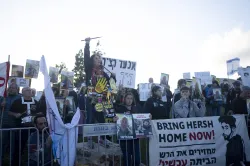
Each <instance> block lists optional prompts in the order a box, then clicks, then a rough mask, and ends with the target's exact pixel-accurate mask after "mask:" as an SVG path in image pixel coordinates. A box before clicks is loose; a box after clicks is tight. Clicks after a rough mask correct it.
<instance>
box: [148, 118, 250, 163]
mask: <svg viewBox="0 0 250 166" xmlns="http://www.w3.org/2000/svg"><path fill="white" fill-rule="evenodd" d="M152 125H153V127H152V128H153V133H154V134H153V136H151V138H150V142H149V151H150V152H153V153H150V156H149V157H150V158H149V160H150V165H152V166H155V165H186V166H190V165H199V166H200V165H211V166H224V165H225V166H230V165H242V164H243V163H244V162H245V161H250V146H249V145H250V144H249V143H250V142H249V137H248V132H246V131H247V127H246V120H245V116H244V115H236V116H221V117H219V116H213V117H201V118H198V117H196V118H181V119H164V120H153V121H152Z"/></svg>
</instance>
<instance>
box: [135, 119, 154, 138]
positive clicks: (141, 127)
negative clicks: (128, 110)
mask: <svg viewBox="0 0 250 166" xmlns="http://www.w3.org/2000/svg"><path fill="white" fill-rule="evenodd" d="M133 122H134V130H135V136H136V138H142V137H148V136H150V135H153V132H152V124H151V120H150V114H133Z"/></svg>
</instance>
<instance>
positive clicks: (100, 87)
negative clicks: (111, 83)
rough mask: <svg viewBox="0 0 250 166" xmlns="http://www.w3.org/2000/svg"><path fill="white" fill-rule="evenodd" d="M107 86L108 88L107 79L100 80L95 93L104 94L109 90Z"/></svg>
mask: <svg viewBox="0 0 250 166" xmlns="http://www.w3.org/2000/svg"><path fill="white" fill-rule="evenodd" d="M106 86H107V80H106V78H100V79H99V80H98V81H97V84H96V86H95V91H96V92H97V93H102V92H104V91H105V90H106V89H107V87H106Z"/></svg>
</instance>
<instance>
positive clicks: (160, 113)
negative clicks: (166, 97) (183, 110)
mask: <svg viewBox="0 0 250 166" xmlns="http://www.w3.org/2000/svg"><path fill="white" fill-rule="evenodd" d="M143 112H144V113H150V114H151V115H152V119H153V120H154V119H168V118H169V116H168V113H167V108H166V105H165V104H164V103H163V101H162V100H160V99H157V98H155V97H150V98H149V99H148V100H147V101H146V103H145V104H144V110H143Z"/></svg>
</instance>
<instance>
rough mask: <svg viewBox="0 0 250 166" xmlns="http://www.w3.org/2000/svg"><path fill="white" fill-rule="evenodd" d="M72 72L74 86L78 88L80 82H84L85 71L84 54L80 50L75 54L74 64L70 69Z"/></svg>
mask: <svg viewBox="0 0 250 166" xmlns="http://www.w3.org/2000/svg"><path fill="white" fill-rule="evenodd" d="M72 71H73V72H74V77H75V78H74V86H75V87H77V88H79V87H80V86H81V84H82V83H83V82H84V78H85V71H84V56H83V52H82V50H79V52H78V53H77V54H76V56H75V66H74V69H73V70H72Z"/></svg>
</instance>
